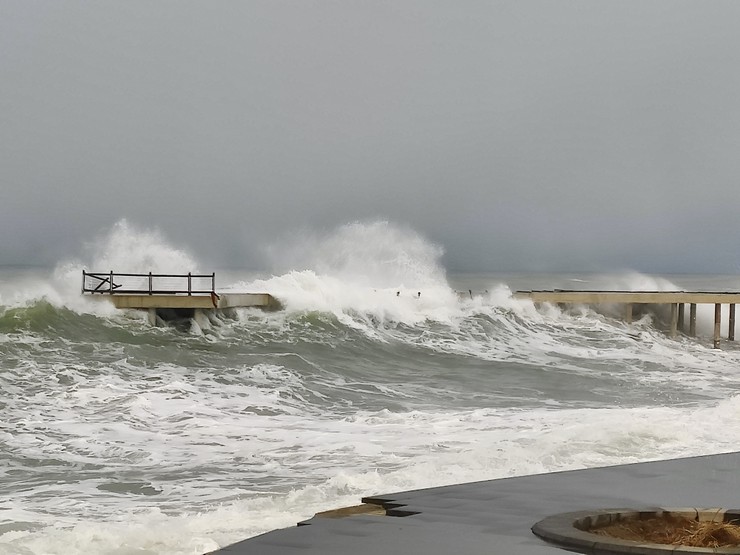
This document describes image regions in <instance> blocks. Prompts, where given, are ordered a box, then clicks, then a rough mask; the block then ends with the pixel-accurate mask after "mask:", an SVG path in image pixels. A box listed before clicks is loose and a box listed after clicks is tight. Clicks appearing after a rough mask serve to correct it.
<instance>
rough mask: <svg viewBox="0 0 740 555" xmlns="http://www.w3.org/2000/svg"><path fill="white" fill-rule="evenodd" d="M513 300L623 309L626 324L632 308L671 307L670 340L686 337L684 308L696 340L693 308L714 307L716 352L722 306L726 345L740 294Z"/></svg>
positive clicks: (550, 294) (548, 293)
mask: <svg viewBox="0 0 740 555" xmlns="http://www.w3.org/2000/svg"><path fill="white" fill-rule="evenodd" d="M514 297H516V298H518V299H530V300H532V301H533V302H535V303H553V304H586V305H599V304H602V305H604V304H616V305H624V308H623V314H624V320H625V321H626V322H631V321H632V313H633V309H634V306H635V305H650V304H652V305H666V306H669V307H670V328H669V333H670V335H671V337H675V336H676V335H677V334H678V332H681V333H686V329H685V326H686V318H685V312H686V311H685V307H686V305H689V318H688V321H689V325H688V328H689V329H688V334H689V335H690V336H691V337H696V305H697V304H710V305H712V304H713V305H714V334H713V344H714V348H715V349H719V348H720V340H721V337H720V335H721V324H722V305H723V304H726V305H728V306H729V322H728V328H727V339H728V341H734V340H735V305H736V304H737V303H740V292H725V291H583V290H580V291H579V290H566V289H554V290H533V291H516V292H515V293H514Z"/></svg>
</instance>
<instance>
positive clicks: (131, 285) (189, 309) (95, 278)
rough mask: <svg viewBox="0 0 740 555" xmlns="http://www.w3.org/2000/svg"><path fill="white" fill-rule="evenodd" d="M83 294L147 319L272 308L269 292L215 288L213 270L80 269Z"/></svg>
mask: <svg viewBox="0 0 740 555" xmlns="http://www.w3.org/2000/svg"><path fill="white" fill-rule="evenodd" d="M82 294H83V295H89V296H91V297H92V298H95V299H101V300H105V301H109V302H111V303H113V305H114V306H115V307H116V308H121V309H138V310H147V311H148V312H149V322H150V323H151V324H152V325H156V323H157V318H160V319H162V320H172V319H177V318H195V319H196V321H198V320H200V321H201V322H203V323H205V320H204V319H203V318H202V316H203V311H214V310H227V309H233V308H248V307H257V308H263V309H274V308H278V307H279V302H278V301H277V299H275V298H274V297H273V296H272V295H270V294H269V293H241V292H234V291H220V292H219V291H216V274H215V273H211V274H193V273H188V274H154V273H151V272H150V273H147V274H131V273H116V272H107V273H101V272H86V271H84V270H83V272H82Z"/></svg>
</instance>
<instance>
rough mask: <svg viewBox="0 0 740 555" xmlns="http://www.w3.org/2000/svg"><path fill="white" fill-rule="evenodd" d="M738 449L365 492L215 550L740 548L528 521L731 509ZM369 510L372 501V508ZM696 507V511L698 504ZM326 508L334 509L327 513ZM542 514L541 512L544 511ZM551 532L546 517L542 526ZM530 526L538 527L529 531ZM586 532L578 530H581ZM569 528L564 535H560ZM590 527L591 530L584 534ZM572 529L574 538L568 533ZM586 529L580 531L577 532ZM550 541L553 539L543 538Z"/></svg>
mask: <svg viewBox="0 0 740 555" xmlns="http://www.w3.org/2000/svg"><path fill="white" fill-rule="evenodd" d="M738 468H740V453H728V454H722V455H710V456H704V457H693V458H685V459H674V460H668V461H660V462H649V463H640V464H629V465H620V466H612V467H606V468H594V469H586V470H575V471H570V472H555V473H551V474H539V475H534V476H522V477H517V478H504V479H499V480H489V481H484V482H475V483H470V484H460V485H453V486H444V487H437V488H430V489H424V490H416V491H406V492H401V493H390V494H381V495H372V496H370V497H366V498H365V499H363V502H364V503H366V504H368V505H372V506H374V507H375V509H376V510H375V511H372V510H369V509H367V508H363V507H362V506H360V507H358V508H357V509H356V510H350V511H346V512H345V514H347V515H351V516H346V517H345V518H336V517H337V516H339V517H341V516H342V514H341V512H340V513H339V514H336V513H334V514H333V513H332V512H330V513H329V514H328V515H321V514H319V515H316V516H315V517H313V518H311V519H309V520H306V521H304V522H301V523H299V525H298V526H297V527H293V528H286V529H283V530H276V531H274V532H268V533H266V534H263V535H261V536H257V537H254V538H250V539H247V540H244V541H241V542H239V543H236V544H234V545H232V546H229V547H225V548H223V549H221V550H219V551H216V552H215V553H217V554H219V555H252V554H254V555H257V554H259V555H292V554H295V555H299V554H300V555H346V554H348V553H351V554H352V555H378V553H403V554H408V555H450V554H452V553H454V554H459V555H566V553H570V552H573V551H577V552H580V553H591V554H596V553H598V554H605V553H631V554H633V555H640V554H642V555H647V554H651V555H658V554H660V553H666V554H667V553H679V552H680V553H740V548H737V549H735V548H725V549H722V550H718V551H715V550H711V549H701V548H699V550H698V551H694V550H692V549H693V548H685V547H684V548H679V549H676V548H675V547H672V546H663V547H662V548H661V547H660V546H659V545H658V544H645V543H640V542H627V544H626V545H625V544H624V541H623V542H622V545H621V546H619V547H621V548H622V551H614V550H613V549H612V547H611V546H610V545H609V544H608V543H607V542H608V541H609V540H607V539H606V538H604V536H597V535H594V534H585V533H583V532H579V530H576V529H575V528H574V527H573V526H572V524H573V521H574V519H575V518H574V517H571V518H570V519H568V518H567V516H568V515H566V518H565V519H564V520H563V519H562V518H561V525H560V529H559V530H556V531H555V532H556V533H554V534H552V533H551V534H550V538H551V539H550V540H549V541H548V540H545V539H542V538H541V537H539V535H535V534H534V533H533V531H532V528H533V527H535V526H536V525H537V524H538V523H540V521H543V520H544V519H548V517H553V516H558V515H562V514H563V513H573V512H578V513H580V514H581V515H584V514H589V513H599V514H603V513H606V512H608V510H615V509H616V510H619V511H621V512H622V513H624V512H625V511H628V512H629V511H633V510H634V511H636V512H641V511H644V512H645V513H647V512H655V511H656V510H661V509H666V508H684V509H683V510H684V511H686V512H689V513H690V514H692V515H693V514H699V513H706V512H707V508H710V509H708V510H709V512H711V513H712V514H722V513H724V512H725V510H726V511H727V513H728V514H729V513H731V512H732V510H734V509H737V508H738V498H740V474H739V473H738V472H737V469H738ZM377 509H381V511H380V514H378V513H379V511H378V510H377ZM702 509H704V510H702ZM326 516H334V518H326ZM548 520H549V519H548ZM550 532H552V526H550ZM538 534H542V532H541V531H538ZM584 534H585V535H584ZM570 535H572V536H573V537H572V538H571V537H569V536H570ZM591 536H592V539H590V540H589V539H588V538H589V537H591ZM574 538H576V539H577V540H578V541H577V542H576V539H574ZM584 538H585V540H584ZM553 539H556V540H558V543H552V540H553Z"/></svg>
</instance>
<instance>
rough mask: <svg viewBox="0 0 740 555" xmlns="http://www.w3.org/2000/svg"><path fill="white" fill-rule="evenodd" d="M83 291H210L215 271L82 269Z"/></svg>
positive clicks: (186, 292)
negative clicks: (121, 272) (204, 272)
mask: <svg viewBox="0 0 740 555" xmlns="http://www.w3.org/2000/svg"><path fill="white" fill-rule="evenodd" d="M82 292H83V293H91V294H95V293H105V294H108V295H208V294H211V293H215V292H216V274H215V272H214V273H212V274H193V273H187V274H153V273H152V272H149V273H148V274H120V273H116V272H107V273H106V272H86V271H85V270H82Z"/></svg>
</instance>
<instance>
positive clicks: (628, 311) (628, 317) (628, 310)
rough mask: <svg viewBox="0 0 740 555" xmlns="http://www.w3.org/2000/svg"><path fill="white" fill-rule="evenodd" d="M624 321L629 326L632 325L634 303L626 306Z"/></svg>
mask: <svg viewBox="0 0 740 555" xmlns="http://www.w3.org/2000/svg"><path fill="white" fill-rule="evenodd" d="M624 321H625V322H627V323H628V324H631V323H632V303H626V304H625V305H624Z"/></svg>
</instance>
